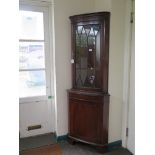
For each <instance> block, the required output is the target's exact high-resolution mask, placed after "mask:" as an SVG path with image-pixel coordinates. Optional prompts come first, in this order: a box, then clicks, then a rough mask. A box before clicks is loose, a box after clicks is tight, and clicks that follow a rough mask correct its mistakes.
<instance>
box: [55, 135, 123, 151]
mask: <svg viewBox="0 0 155 155" xmlns="http://www.w3.org/2000/svg"><path fill="white" fill-rule="evenodd" d="M67 139H68V135H62V136H57V142H63V141H67ZM120 147H122V140H118V141H115V142H111V143H109V144H108V151H112V150H114V149H117V148H120Z"/></svg>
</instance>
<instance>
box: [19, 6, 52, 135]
mask: <svg viewBox="0 0 155 155" xmlns="http://www.w3.org/2000/svg"><path fill="white" fill-rule="evenodd" d="M19 18H20V23H19V24H20V26H19V28H20V32H19V86H20V88H19V103H20V106H19V110H20V111H19V118H20V122H19V123H20V124H19V126H20V136H21V137H28V136H34V135H38V134H44V133H49V132H52V131H53V126H52V100H51V83H50V78H51V73H50V66H51V64H50V53H49V27H48V25H49V21H48V19H49V17H48V7H45V6H42V7H41V6H34V5H33V6H31V5H20V11H19ZM30 129H33V130H30Z"/></svg>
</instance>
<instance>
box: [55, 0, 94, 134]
mask: <svg viewBox="0 0 155 155" xmlns="http://www.w3.org/2000/svg"><path fill="white" fill-rule="evenodd" d="M54 3H55V4H54V22H55V66H56V95H57V96H56V100H57V104H56V105H57V108H56V109H57V111H56V114H57V120H56V121H57V122H56V130H57V135H58V136H60V135H65V134H67V133H68V102H67V91H66V90H67V89H69V88H71V64H70V59H71V26H70V20H69V16H72V15H76V14H82V13H89V12H92V10H93V8H94V1H93V0H55V2H54Z"/></svg>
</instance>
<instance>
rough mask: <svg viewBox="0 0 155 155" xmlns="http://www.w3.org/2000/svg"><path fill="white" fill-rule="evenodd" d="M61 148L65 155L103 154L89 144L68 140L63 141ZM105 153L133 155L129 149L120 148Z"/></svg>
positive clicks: (107, 154)
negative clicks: (73, 142)
mask: <svg viewBox="0 0 155 155" xmlns="http://www.w3.org/2000/svg"><path fill="white" fill-rule="evenodd" d="M61 149H62V153H63V155H103V153H99V152H98V151H97V150H96V149H95V148H93V147H90V146H89V145H83V144H76V145H70V144H69V143H67V142H65V143H64V142H63V143H61ZM104 155H132V154H131V153H130V152H129V151H128V150H127V149H124V148H119V149H116V150H113V151H111V152H108V153H105V154H104Z"/></svg>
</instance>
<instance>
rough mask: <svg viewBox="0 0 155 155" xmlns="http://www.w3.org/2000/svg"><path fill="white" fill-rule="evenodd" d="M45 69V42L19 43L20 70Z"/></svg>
mask: <svg viewBox="0 0 155 155" xmlns="http://www.w3.org/2000/svg"><path fill="white" fill-rule="evenodd" d="M37 68H45V56H44V43H43V42H19V69H37Z"/></svg>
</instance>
